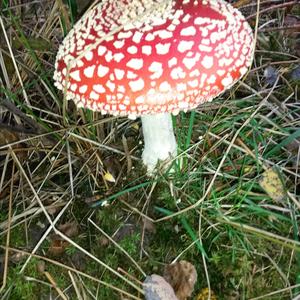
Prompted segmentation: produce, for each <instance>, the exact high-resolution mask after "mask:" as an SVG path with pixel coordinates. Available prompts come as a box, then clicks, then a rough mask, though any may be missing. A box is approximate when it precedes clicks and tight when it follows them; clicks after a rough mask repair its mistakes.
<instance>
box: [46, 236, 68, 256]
mask: <svg viewBox="0 0 300 300" xmlns="http://www.w3.org/2000/svg"><path fill="white" fill-rule="evenodd" d="M68 245H69V243H68V242H67V241H64V240H62V239H61V237H60V236H59V235H57V234H54V235H52V237H51V245H50V247H49V249H48V253H49V254H51V255H53V256H60V255H62V254H63V253H64V252H65V249H66V248H67V246H68Z"/></svg>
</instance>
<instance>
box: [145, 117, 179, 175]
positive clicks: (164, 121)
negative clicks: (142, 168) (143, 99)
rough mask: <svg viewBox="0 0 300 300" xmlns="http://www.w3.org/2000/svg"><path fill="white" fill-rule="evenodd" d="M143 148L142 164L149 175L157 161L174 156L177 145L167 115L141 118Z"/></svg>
mask: <svg viewBox="0 0 300 300" xmlns="http://www.w3.org/2000/svg"><path fill="white" fill-rule="evenodd" d="M141 119H142V126H143V134H144V143H145V148H144V151H143V155H142V158H143V162H144V164H145V165H146V167H147V170H148V173H151V172H152V171H153V170H154V168H155V167H156V165H157V162H158V161H159V160H162V161H164V160H166V159H168V158H170V157H174V156H176V153H177V143H176V139H175V135H174V131H173V124H172V117H171V114H169V113H159V114H154V115H145V116H142V117H141Z"/></svg>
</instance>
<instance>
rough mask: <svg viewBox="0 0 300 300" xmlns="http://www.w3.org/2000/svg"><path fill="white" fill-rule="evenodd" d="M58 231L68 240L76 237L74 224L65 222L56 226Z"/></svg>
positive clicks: (75, 224) (76, 226) (75, 225)
mask: <svg viewBox="0 0 300 300" xmlns="http://www.w3.org/2000/svg"><path fill="white" fill-rule="evenodd" d="M58 229H59V230H60V231H61V232H62V233H64V234H65V235H66V236H68V237H69V238H71V237H74V236H77V235H78V225H77V223H76V222H67V223H65V224H60V225H59V226H58Z"/></svg>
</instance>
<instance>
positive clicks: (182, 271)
mask: <svg viewBox="0 0 300 300" xmlns="http://www.w3.org/2000/svg"><path fill="white" fill-rule="evenodd" d="M164 278H165V279H166V280H167V281H168V282H169V283H170V284H171V286H172V287H173V289H174V291H175V293H176V296H177V298H178V299H179V300H185V299H187V298H188V297H190V296H191V295H192V293H193V291H194V285H195V283H196V281H197V271H196V268H195V267H194V266H193V265H192V264H191V263H190V262H188V261H186V260H181V261H179V262H175V263H173V264H170V265H167V266H166V267H165V270H164Z"/></svg>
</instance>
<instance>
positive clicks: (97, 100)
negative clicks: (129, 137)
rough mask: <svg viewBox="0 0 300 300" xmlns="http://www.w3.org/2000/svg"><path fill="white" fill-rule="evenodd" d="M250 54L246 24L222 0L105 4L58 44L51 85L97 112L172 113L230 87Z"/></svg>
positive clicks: (115, 0) (121, 0)
mask: <svg viewBox="0 0 300 300" xmlns="http://www.w3.org/2000/svg"><path fill="white" fill-rule="evenodd" d="M252 57H253V35H252V30H251V28H250V26H249V24H248V23H247V22H246V21H245V19H244V17H243V16H242V15H241V13H240V12H239V11H238V10H236V9H234V8H233V7H232V6H231V5H229V4H228V3H226V2H225V1H223V0H211V1H206V0H203V1H200V0H199V1H198V0H177V1H163V0H140V1H138V0H130V1H127V0H106V1H104V3H100V4H99V5H96V6H95V7H94V8H92V9H91V10H90V11H89V12H87V13H86V14H85V15H84V16H83V18H82V19H81V20H79V22H78V23H77V24H76V25H75V26H74V28H73V29H72V30H71V31H70V32H69V34H68V35H67V37H66V38H65V39H64V41H63V44H62V45H61V46H60V48H59V51H58V55H57V58H56V64H55V69H56V70H55V73H54V80H55V85H56V86H57V87H58V88H59V89H61V90H63V91H66V97H67V99H73V100H74V101H75V103H76V104H77V105H78V106H83V107H87V108H89V109H92V110H98V111H101V112H102V113H111V114H115V115H116V114H120V115H131V116H140V115H146V114H156V113H161V112H173V113H177V112H178V111H179V110H185V111H186V110H189V109H192V108H195V107H196V106H198V105H199V104H201V103H203V102H206V101H210V100H212V99H213V98H214V97H216V96H217V95H219V94H220V93H221V92H223V91H224V90H225V89H227V88H229V87H230V86H232V85H233V84H234V83H235V82H236V81H237V80H238V79H240V78H241V77H242V76H243V75H244V74H245V73H246V72H247V69H248V67H249V66H250V64H251V61H252Z"/></svg>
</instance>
